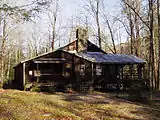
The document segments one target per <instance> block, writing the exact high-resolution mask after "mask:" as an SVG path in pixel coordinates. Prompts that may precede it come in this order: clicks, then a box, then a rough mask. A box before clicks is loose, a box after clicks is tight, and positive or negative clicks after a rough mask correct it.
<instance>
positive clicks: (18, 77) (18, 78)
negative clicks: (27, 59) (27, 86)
mask: <svg viewBox="0 0 160 120" xmlns="http://www.w3.org/2000/svg"><path fill="white" fill-rule="evenodd" d="M14 74H15V79H14V84H16V87H17V89H19V90H23V89H24V86H23V64H20V65H18V66H17V67H15V73H14Z"/></svg>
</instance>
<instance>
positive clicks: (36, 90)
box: [31, 86, 41, 92]
mask: <svg viewBox="0 0 160 120" xmlns="http://www.w3.org/2000/svg"><path fill="white" fill-rule="evenodd" d="M31 91H32V92H41V89H40V88H39V87H38V86H34V87H32V88H31Z"/></svg>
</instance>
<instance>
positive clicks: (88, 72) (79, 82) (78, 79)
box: [62, 52, 92, 91]
mask: <svg viewBox="0 0 160 120" xmlns="http://www.w3.org/2000/svg"><path fill="white" fill-rule="evenodd" d="M62 58H65V59H66V67H65V72H66V73H65V74H66V75H67V76H66V77H68V79H69V82H70V83H71V84H74V85H75V86H76V90H78V91H79V90H80V87H81V86H84V85H85V86H87V85H88V86H90V83H92V63H91V62H88V61H87V60H85V59H83V58H80V57H77V56H75V55H74V54H70V53H67V52H62ZM80 65H85V74H84V75H80Z"/></svg>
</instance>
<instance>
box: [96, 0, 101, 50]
mask: <svg viewBox="0 0 160 120" xmlns="http://www.w3.org/2000/svg"><path fill="white" fill-rule="evenodd" d="M96 2H97V3H96V7H97V10H96V23H97V28H98V42H99V47H100V48H102V45H101V29H100V24H99V0H98V1H96Z"/></svg>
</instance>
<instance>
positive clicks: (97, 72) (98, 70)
mask: <svg viewBox="0 0 160 120" xmlns="http://www.w3.org/2000/svg"><path fill="white" fill-rule="evenodd" d="M96 75H98V76H100V75H102V66H101V65H99V64H98V65H96Z"/></svg>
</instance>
